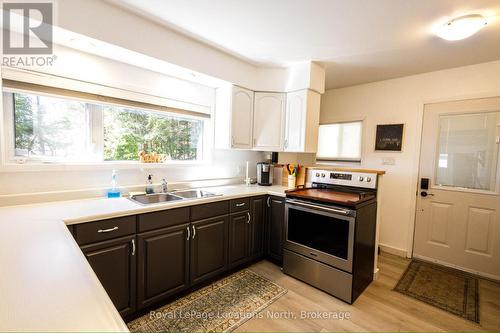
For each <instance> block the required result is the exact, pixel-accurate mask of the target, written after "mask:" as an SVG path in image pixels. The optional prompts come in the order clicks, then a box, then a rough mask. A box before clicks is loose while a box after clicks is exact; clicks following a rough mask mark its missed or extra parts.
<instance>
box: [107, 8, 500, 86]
mask: <svg viewBox="0 0 500 333" xmlns="http://www.w3.org/2000/svg"><path fill="white" fill-rule="evenodd" d="M115 3H117V2H115ZM118 3H119V4H121V5H122V6H124V7H126V8H128V9H131V10H133V11H136V12H138V13H139V14H142V15H147V16H148V17H149V18H151V19H154V20H156V21H158V22H161V23H162V24H164V25H166V26H168V27H169V28H173V29H175V30H177V31H180V32H183V33H185V34H187V35H189V36H191V37H194V38H196V39H199V40H201V41H203V42H205V43H207V44H210V45H212V46H215V47H217V48H219V49H222V50H224V51H226V52H228V53H230V54H232V55H235V56H238V57H240V58H243V59H245V60H247V61H250V62H252V63H254V64H259V65H263V66H285V65H287V64H289V63H292V62H296V61H304V60H313V61H319V62H320V63H322V64H323V66H324V67H325V68H326V73H327V74H326V86H327V89H330V88H337V87H344V86H350V85H355V84H360V83H366V82H373V81H379V80H384V79H390V78H395V77H401V76H406V75H411V74H416V73H423V72H429V71H434V70H439V69H445V68H451V67H458V66H464V65H469V64H474V63H480V62H486V61H492V60H498V59H500V0H473V1H472V0H251V1H242V0H240V1H236V0H118ZM470 13H480V14H483V15H486V16H489V17H490V18H491V19H490V22H489V24H488V26H487V27H486V28H484V29H483V30H481V31H480V32H479V33H478V34H476V35H474V36H472V37H471V38H469V39H466V40H463V41H457V42H448V41H444V40H441V39H439V38H438V37H436V36H435V35H434V34H433V28H435V27H436V25H439V24H442V23H444V22H446V21H447V20H448V19H450V18H452V17H455V16H461V15H465V14H470Z"/></svg>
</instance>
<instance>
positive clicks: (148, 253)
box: [137, 223, 190, 308]
mask: <svg viewBox="0 0 500 333" xmlns="http://www.w3.org/2000/svg"><path fill="white" fill-rule="evenodd" d="M189 228H190V224H189V223H185V224H181V225H177V226H174V227H169V228H163V229H159V230H155V231H150V232H146V233H141V234H139V235H138V237H137V241H138V242H137V245H138V246H137V254H138V258H139V259H138V269H137V271H138V277H137V281H138V283H137V285H138V289H137V306H138V308H143V307H145V306H148V305H151V304H153V303H156V302H158V301H161V300H163V299H165V298H167V297H169V296H172V295H173V294H175V293H178V292H180V291H182V290H184V289H187V288H188V287H189V241H190V240H189V239H188V236H190V230H189V231H188V229H189ZM189 238H190V237H189Z"/></svg>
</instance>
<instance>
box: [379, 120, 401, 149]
mask: <svg viewBox="0 0 500 333" xmlns="http://www.w3.org/2000/svg"><path fill="white" fill-rule="evenodd" d="M403 130H404V124H388V125H377V136H376V138H375V150H382V151H401V150H402V149H403Z"/></svg>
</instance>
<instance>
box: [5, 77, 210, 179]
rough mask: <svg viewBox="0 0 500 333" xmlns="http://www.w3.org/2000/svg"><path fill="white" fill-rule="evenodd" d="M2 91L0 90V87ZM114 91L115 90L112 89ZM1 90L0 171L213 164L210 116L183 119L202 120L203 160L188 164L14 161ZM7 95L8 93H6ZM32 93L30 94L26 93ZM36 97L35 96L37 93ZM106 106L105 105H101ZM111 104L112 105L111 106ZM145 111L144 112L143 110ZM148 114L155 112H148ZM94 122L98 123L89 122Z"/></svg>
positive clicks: (11, 127)
mask: <svg viewBox="0 0 500 333" xmlns="http://www.w3.org/2000/svg"><path fill="white" fill-rule="evenodd" d="M0 86H1V85H0ZM2 88H3V87H2ZM113 89H115V90H119V89H116V88H113ZM4 92H5V90H4V89H2V91H1V92H0V94H1V96H0V101H1V108H2V110H3V115H2V116H1V117H0V128H1V129H3V131H2V132H3V134H1V135H0V136H1V138H0V145H1V147H0V149H1V151H2V154H0V159H1V160H0V172H32V171H64V170H99V169H105V170H107V169H110V168H113V169H117V170H126V169H163V168H172V167H180V166H200V165H209V164H212V162H213V137H214V123H213V117H208V118H201V117H194V116H186V115H183V117H186V118H193V119H200V120H202V121H203V148H202V151H203V152H202V153H203V159H201V160H191V161H178V160H173V161H171V160H170V161H166V162H164V163H141V162H139V161H97V162H80V161H78V162H70V161H57V160H55V161H47V160H46V159H44V160H43V161H41V159H38V160H37V158H34V157H31V158H29V160H25V159H22V158H15V152H14V117H13V116H14V115H13V112H11V111H12V110H13V105H12V100H4V98H3V95H4ZM8 92H11V91H8ZM27 93H31V94H33V93H34V92H32V91H31V92H27ZM37 94H38V93H37ZM39 94H40V95H46V96H52V97H57V98H60V97H61V96H57V95H51V94H46V93H39ZM83 101H85V102H90V103H96V102H95V101H87V100H83ZM102 104H106V103H102ZM113 105H114V104H113ZM207 109H208V110H209V112H207V113H208V114H213V106H211V107H208V106H207V107H203V110H204V111H206V110H207ZM146 111H147V110H146ZM151 112H156V113H158V111H155V110H152V111H151ZM170 114H171V115H174V116H175V115H176V114H175V113H170ZM93 121H98V120H93ZM91 129H95V127H91ZM97 132H98V131H91V136H92V137H93V138H94V139H96V140H102V139H103V138H102V133H100V131H99V133H97ZM96 143H97V144H98V146H99V147H100V149H102V148H103V147H101V146H102V145H101V144H100V142H96ZM23 160H25V162H24V163H20V162H19V161H23Z"/></svg>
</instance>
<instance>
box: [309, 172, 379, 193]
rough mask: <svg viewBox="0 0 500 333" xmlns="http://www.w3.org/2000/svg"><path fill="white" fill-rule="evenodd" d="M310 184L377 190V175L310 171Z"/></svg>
mask: <svg viewBox="0 0 500 333" xmlns="http://www.w3.org/2000/svg"><path fill="white" fill-rule="evenodd" d="M311 172H312V177H311V182H313V183H323V184H331V185H343V186H353V187H362V188H370V189H376V188H377V174H376V173H365V172H350V171H331V170H311Z"/></svg>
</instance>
